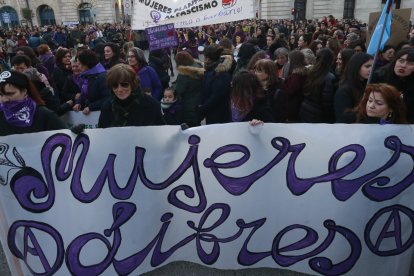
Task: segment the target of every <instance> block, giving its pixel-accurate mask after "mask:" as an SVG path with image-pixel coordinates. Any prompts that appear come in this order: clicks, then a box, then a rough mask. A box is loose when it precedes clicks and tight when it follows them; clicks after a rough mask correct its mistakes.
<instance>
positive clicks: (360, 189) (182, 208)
mask: <svg viewBox="0 0 414 276" xmlns="http://www.w3.org/2000/svg"><path fill="white" fill-rule="evenodd" d="M350 133H352V135H349V134H350ZM218 134H219V135H218ZM413 136H414V133H413V130H412V126H393V125H387V126H380V125H350V126H349V125H346V126H344V125H306V124H292V125H284V124H266V125H265V126H258V127H255V128H253V127H250V126H249V125H248V124H247V123H238V124H223V125H215V126H204V127H199V128H193V129H188V130H185V131H182V130H181V129H180V128H179V127H177V126H163V127H139V128H138V127H136V128H112V129H93V130H86V131H85V133H83V134H80V135H78V136H75V135H74V134H73V133H71V132H70V131H63V132H43V133H37V134H26V135H13V136H6V137H2V141H1V144H0V175H1V178H0V179H1V184H2V185H0V220H1V221H0V225H1V226H0V234H1V235H0V237H1V242H2V245H3V248H4V249H5V252H6V255H7V259H8V262H9V265H10V268H11V271H12V273H13V275H31V274H42V275H52V274H53V275H127V274H130V275H138V274H141V273H144V272H147V271H151V270H153V269H155V268H157V267H160V266H163V265H165V264H167V263H170V262H173V261H179V260H183V261H190V262H194V263H199V264H203V265H206V266H210V267H215V268H221V269H241V268H255V267H279V268H285V269H289V270H294V271H299V272H304V273H309V274H323V275H343V274H346V275H355V276H356V275H358V276H359V275H376V276H381V275H384V276H388V275H408V269H409V266H410V261H411V256H412V249H413V247H412V245H413V242H414V210H413V209H414V200H413V198H414V188H413V187H412V184H413V181H414V170H413V160H414V147H413V143H414V142H413V141H414V137H413ZM33 141H36V143H34V142H33Z"/></svg>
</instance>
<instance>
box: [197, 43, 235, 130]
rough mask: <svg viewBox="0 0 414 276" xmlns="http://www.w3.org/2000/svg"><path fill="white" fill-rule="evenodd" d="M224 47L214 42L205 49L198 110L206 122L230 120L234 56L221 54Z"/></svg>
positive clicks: (226, 121) (214, 122)
mask: <svg viewBox="0 0 414 276" xmlns="http://www.w3.org/2000/svg"><path fill="white" fill-rule="evenodd" d="M223 49H224V48H222V47H220V46H218V45H216V44H212V45H210V46H208V47H207V48H206V49H205V50H204V60H205V64H204V69H205V70H206V71H205V73H204V79H203V90H202V95H201V104H200V105H199V106H198V110H199V112H200V114H201V116H202V117H205V118H206V124H217V123H228V122H230V119H231V115H230V89H231V87H230V83H231V74H230V72H229V71H230V70H231V67H232V64H233V57H231V56H227V55H225V56H221V53H222V52H223Z"/></svg>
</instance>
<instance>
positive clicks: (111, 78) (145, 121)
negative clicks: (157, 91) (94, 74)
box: [98, 64, 165, 128]
mask: <svg viewBox="0 0 414 276" xmlns="http://www.w3.org/2000/svg"><path fill="white" fill-rule="evenodd" d="M107 85H108V87H111V89H112V91H113V94H112V96H111V97H110V98H109V99H108V100H107V101H106V102H105V103H104V105H103V106H102V110H101V114H100V116H99V123H98V127H100V128H107V127H123V126H151V125H164V124H165V122H164V119H163V117H162V113H161V106H160V103H159V102H158V101H157V100H155V99H153V98H152V97H151V96H148V95H145V94H144V93H142V92H141V89H140V86H139V80H138V78H137V76H136V74H135V72H134V70H133V69H132V68H131V67H130V66H129V65H126V64H117V65H115V66H114V67H112V68H111V69H110V70H109V71H108V78H107Z"/></svg>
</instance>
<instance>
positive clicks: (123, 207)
mask: <svg viewBox="0 0 414 276" xmlns="http://www.w3.org/2000/svg"><path fill="white" fill-rule="evenodd" d="M135 212H136V206H135V204H133V203H128V202H120V203H115V204H114V206H113V207H112V216H113V219H114V222H113V224H112V226H111V228H109V229H107V230H105V231H104V234H105V236H106V237H109V236H111V235H112V233H113V234H114V240H113V246H111V244H110V242H109V241H108V240H107V238H106V237H105V236H103V235H101V234H98V233H88V234H84V235H81V236H79V237H77V238H76V239H75V240H73V241H72V243H70V244H69V246H68V248H67V251H66V266H67V267H68V269H69V271H70V272H71V273H72V274H74V275H99V274H101V273H102V272H104V271H105V270H106V269H107V268H108V266H110V265H111V263H112V260H113V258H114V256H115V254H116V252H117V251H118V248H119V246H120V245H121V240H122V239H121V231H120V230H119V228H120V227H121V226H122V225H123V224H124V223H126V222H127V221H128V220H129V219H130V218H131V217H132V216H133V215H134V213H135ZM92 240H100V241H102V243H103V244H104V245H105V246H106V248H107V249H108V254H107V255H106V257H105V258H104V260H102V262H101V263H99V264H95V265H89V266H84V265H83V264H82V262H81V260H80V254H81V251H82V248H83V247H84V246H85V245H86V244H87V243H88V242H90V241H92Z"/></svg>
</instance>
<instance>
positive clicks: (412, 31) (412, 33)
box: [409, 29, 414, 39]
mask: <svg viewBox="0 0 414 276" xmlns="http://www.w3.org/2000/svg"><path fill="white" fill-rule="evenodd" d="M409 37H410V39H411V38H413V37H414V29H412V30H411V32H410V33H409Z"/></svg>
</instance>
